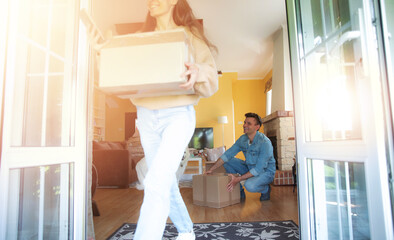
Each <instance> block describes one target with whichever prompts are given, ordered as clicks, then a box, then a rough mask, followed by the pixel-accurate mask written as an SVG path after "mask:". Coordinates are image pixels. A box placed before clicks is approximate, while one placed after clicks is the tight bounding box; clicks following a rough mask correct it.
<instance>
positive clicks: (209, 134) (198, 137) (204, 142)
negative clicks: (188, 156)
mask: <svg viewBox="0 0 394 240" xmlns="http://www.w3.org/2000/svg"><path fill="white" fill-rule="evenodd" d="M189 148H194V149H198V150H200V149H204V148H213V128H196V129H195V130H194V134H193V137H192V139H191V140H190V142H189Z"/></svg>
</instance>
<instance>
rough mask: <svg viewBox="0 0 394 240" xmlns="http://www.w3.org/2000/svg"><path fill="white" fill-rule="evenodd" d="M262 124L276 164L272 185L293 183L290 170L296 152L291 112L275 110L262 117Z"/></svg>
mask: <svg viewBox="0 0 394 240" xmlns="http://www.w3.org/2000/svg"><path fill="white" fill-rule="evenodd" d="M263 126H264V134H265V135H266V136H267V137H268V138H269V139H270V140H271V142H272V145H273V147H274V157H275V160H276V166H277V174H276V176H275V180H274V185H288V184H293V176H292V171H291V170H292V166H293V164H294V160H293V158H294V156H295V154H296V148H295V132H294V117H293V112H292V111H276V112H274V113H272V114H270V115H268V116H266V117H265V118H263Z"/></svg>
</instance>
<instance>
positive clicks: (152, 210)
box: [134, 106, 195, 240]
mask: <svg viewBox="0 0 394 240" xmlns="http://www.w3.org/2000/svg"><path fill="white" fill-rule="evenodd" d="M194 127H195V112H194V108H193V106H187V107H178V108H170V109H161V110H147V109H144V108H138V128H139V130H140V135H141V143H142V145H143V147H144V151H145V155H146V159H147V164H148V168H149V170H148V173H147V175H146V178H145V181H144V186H145V192H144V202H143V204H142V206H141V212H140V218H139V220H138V224H137V230H136V235H135V237H134V239H144V240H145V239H152V240H155V239H161V238H162V234H163V231H164V228H165V223H166V220H167V218H168V215H169V214H170V206H171V216H172V220H173V222H174V224H175V226H177V227H179V226H180V229H179V230H182V229H184V228H185V229H186V228H188V227H189V226H190V225H191V226H192V223H191V220H190V217H189V214H188V213H187V209H186V207H183V206H184V203H183V206H182V204H181V205H180V206H177V207H176V208H175V207H173V206H172V202H175V204H176V203H179V202H183V200H182V197H181V196H180V193H179V189H178V188H177V186H176V187H175V186H174V184H175V183H176V175H175V174H176V171H177V169H178V167H179V164H180V161H181V158H182V156H183V152H184V150H185V148H186V146H187V144H188V143H189V141H190V138H191V136H192V134H193V131H194ZM157 143H159V144H157ZM185 216H186V217H185ZM178 217H179V218H180V219H181V220H182V221H186V223H179V221H178V219H177V218H178ZM189 221H190V222H189Z"/></svg>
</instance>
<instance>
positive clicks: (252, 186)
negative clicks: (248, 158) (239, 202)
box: [223, 157, 275, 193]
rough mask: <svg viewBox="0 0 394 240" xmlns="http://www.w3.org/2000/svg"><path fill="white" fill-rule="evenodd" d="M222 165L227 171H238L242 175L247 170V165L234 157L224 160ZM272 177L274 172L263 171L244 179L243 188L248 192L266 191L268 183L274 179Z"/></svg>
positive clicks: (234, 172)
mask: <svg viewBox="0 0 394 240" xmlns="http://www.w3.org/2000/svg"><path fill="white" fill-rule="evenodd" d="M223 166H224V168H225V169H226V172H227V173H233V174H236V173H239V174H241V175H243V174H245V173H247V172H249V168H248V165H246V163H245V161H243V160H241V159H238V158H235V157H234V158H231V159H230V160H228V161H227V162H225V163H224V165H223ZM274 177H275V173H272V172H263V173H261V174H260V175H258V176H254V177H251V178H248V179H246V181H245V188H246V190H248V192H259V193H267V192H268V189H269V188H268V185H269V184H270V183H271V182H272V181H273V180H274ZM241 190H242V186H241Z"/></svg>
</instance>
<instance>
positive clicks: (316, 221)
mask: <svg viewBox="0 0 394 240" xmlns="http://www.w3.org/2000/svg"><path fill="white" fill-rule="evenodd" d="M308 179H309V181H308V182H309V186H308V188H309V192H310V194H311V196H310V199H311V203H310V208H311V211H310V213H311V219H313V221H312V224H313V226H311V229H314V235H315V238H316V239H370V232H369V217H368V202H367V193H366V182H365V169H364V163H355V162H337V161H327V160H316V159H313V160H312V159H309V160H308Z"/></svg>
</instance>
